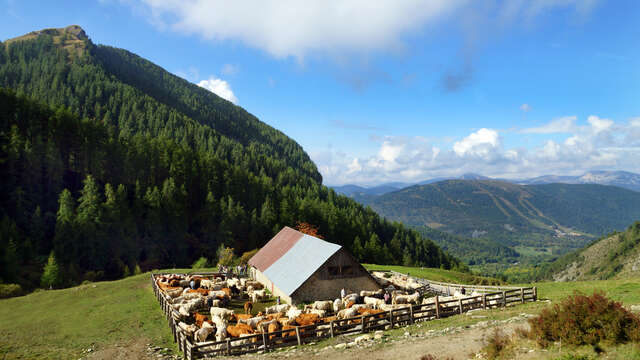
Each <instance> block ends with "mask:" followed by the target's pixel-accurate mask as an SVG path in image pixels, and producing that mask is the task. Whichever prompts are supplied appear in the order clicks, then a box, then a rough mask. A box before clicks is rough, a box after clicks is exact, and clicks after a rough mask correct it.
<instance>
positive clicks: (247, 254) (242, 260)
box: [240, 249, 259, 265]
mask: <svg viewBox="0 0 640 360" xmlns="http://www.w3.org/2000/svg"><path fill="white" fill-rule="evenodd" d="M258 250H259V249H253V250H249V251H247V252H245V253H244V254H242V256H240V264H241V265H244V264H246V263H248V262H249V260H250V259H251V258H252V257H253V255H255V254H256V253H257V252H258Z"/></svg>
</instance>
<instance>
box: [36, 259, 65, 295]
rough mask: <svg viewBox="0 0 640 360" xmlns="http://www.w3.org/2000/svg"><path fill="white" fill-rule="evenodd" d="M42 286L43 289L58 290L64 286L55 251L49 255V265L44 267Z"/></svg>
mask: <svg viewBox="0 0 640 360" xmlns="http://www.w3.org/2000/svg"><path fill="white" fill-rule="evenodd" d="M40 284H41V286H42V287H43V288H58V287H60V286H61V285H62V274H61V272H60V267H59V266H58V262H57V261H56V257H55V255H54V254H53V251H52V252H51V254H49V259H47V264H46V265H45V266H44V271H43V273H42V278H41V280H40Z"/></svg>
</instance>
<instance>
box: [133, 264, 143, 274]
mask: <svg viewBox="0 0 640 360" xmlns="http://www.w3.org/2000/svg"><path fill="white" fill-rule="evenodd" d="M140 274H142V270H140V265H138V264H136V267H135V268H134V269H133V275H140Z"/></svg>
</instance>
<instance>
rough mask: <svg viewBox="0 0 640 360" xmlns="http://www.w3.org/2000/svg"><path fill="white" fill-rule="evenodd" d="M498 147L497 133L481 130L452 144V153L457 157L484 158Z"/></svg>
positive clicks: (498, 138)
mask: <svg viewBox="0 0 640 360" xmlns="http://www.w3.org/2000/svg"><path fill="white" fill-rule="evenodd" d="M499 146H500V136H499V135H498V132H497V131H495V130H491V129H485V128H482V129H480V130H478V131H476V132H474V133H472V134H470V135H469V136H467V137H466V138H464V139H462V140H460V141H457V142H456V143H454V144H453V151H454V152H455V153H456V155H458V156H465V155H472V156H486V155H488V154H489V153H491V152H492V151H493V150H494V149H497V148H498V147H499Z"/></svg>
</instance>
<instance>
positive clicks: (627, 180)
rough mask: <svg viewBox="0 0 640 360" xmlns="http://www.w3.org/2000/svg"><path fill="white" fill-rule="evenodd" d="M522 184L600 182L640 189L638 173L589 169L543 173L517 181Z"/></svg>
mask: <svg viewBox="0 0 640 360" xmlns="http://www.w3.org/2000/svg"><path fill="white" fill-rule="evenodd" d="M517 183H520V184H523V185H535V184H551V183H563V184H600V185H612V186H619V187H623V188H626V189H629V190H634V191H640V175H639V174H634V173H631V172H627V171H589V172H587V173H585V174H583V175H580V176H556V175H545V176H539V177H535V178H532V179H527V180H522V181H517Z"/></svg>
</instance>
